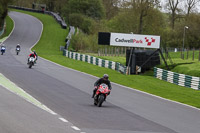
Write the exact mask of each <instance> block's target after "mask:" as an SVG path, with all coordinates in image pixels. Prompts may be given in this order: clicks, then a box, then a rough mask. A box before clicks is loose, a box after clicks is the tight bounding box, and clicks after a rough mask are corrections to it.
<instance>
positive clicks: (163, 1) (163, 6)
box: [161, 0, 200, 12]
mask: <svg viewBox="0 0 200 133" xmlns="http://www.w3.org/2000/svg"><path fill="white" fill-rule="evenodd" d="M166 1H168V0H161V6H162V11H166V10H167V9H166V3H167V2H166ZM179 2H180V4H179V6H178V7H179V8H181V9H183V10H184V11H186V7H185V4H184V2H183V1H182V0H180V1H179ZM195 6H196V7H195V11H197V12H200V3H198V4H197V5H195Z"/></svg>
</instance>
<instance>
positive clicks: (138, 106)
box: [0, 12, 200, 133]
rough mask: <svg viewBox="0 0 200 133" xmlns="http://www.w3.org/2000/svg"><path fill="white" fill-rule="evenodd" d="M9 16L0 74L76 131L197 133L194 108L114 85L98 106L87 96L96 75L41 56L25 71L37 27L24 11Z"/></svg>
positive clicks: (199, 120)
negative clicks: (18, 46)
mask: <svg viewBox="0 0 200 133" xmlns="http://www.w3.org/2000/svg"><path fill="white" fill-rule="evenodd" d="M9 15H10V17H11V18H12V19H13V20H14V21H15V29H14V31H13V33H12V34H11V36H10V37H9V38H8V39H7V40H6V41H5V44H6V48H7V50H6V53H5V55H3V56H0V66H1V67H0V73H2V74H3V75H5V76H6V77H7V78H8V79H10V80H11V81H12V82H14V83H16V84H17V85H18V86H19V87H21V88H22V89H24V90H25V91H26V92H28V93H29V94H30V95H32V96H33V97H35V98H36V99H37V100H39V101H40V102H41V103H43V104H44V105H46V106H47V107H48V108H50V109H51V110H53V111H54V112H56V113H57V114H59V115H60V116H62V117H63V118H65V119H66V120H68V121H69V122H70V123H73V125H75V126H76V127H78V128H80V129H81V132H85V133H102V132H104V133H177V132H178V133H199V131H200V126H199V125H200V110H198V109H194V108H191V107H188V106H185V105H181V104H178V103H174V102H171V101H167V100H164V99H160V98H157V97H154V96H151V95H148V94H145V93H141V92H138V91H135V90H133V89H130V88H126V87H123V86H120V85H117V84H114V83H112V87H113V90H112V93H111V95H110V96H109V97H108V98H107V101H106V102H105V103H104V104H103V107H101V108H98V107H95V106H94V105H93V99H92V98H91V94H92V90H93V84H94V82H95V81H96V80H97V77H93V76H90V75H87V74H84V73H81V72H78V71H75V70H71V69H68V68H65V67H62V66H59V65H57V64H55V63H52V62H49V61H47V60H44V59H42V58H39V60H38V62H37V64H36V66H34V67H33V69H29V68H28V66H27V64H26V63H27V55H28V54H29V53H30V52H29V49H30V47H31V46H33V45H34V44H35V43H36V42H37V41H38V39H39V37H40V33H41V29H42V25H41V23H40V22H39V21H38V20H37V19H36V18H34V17H31V16H29V15H25V14H22V13H17V12H10V13H9ZM17 43H20V44H21V46H22V51H21V52H20V54H19V56H16V54H15V46H16V44H17ZM110 80H111V81H112V79H110ZM0 116H1V114H0ZM0 122H1V123H0V125H2V121H0ZM11 128H12V126H11ZM41 133H42V132H41Z"/></svg>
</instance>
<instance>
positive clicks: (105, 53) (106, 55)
mask: <svg viewBox="0 0 200 133" xmlns="http://www.w3.org/2000/svg"><path fill="white" fill-rule="evenodd" d="M105 56H107V48H106V47H105Z"/></svg>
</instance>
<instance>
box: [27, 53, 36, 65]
mask: <svg viewBox="0 0 200 133" xmlns="http://www.w3.org/2000/svg"><path fill="white" fill-rule="evenodd" d="M31 57H33V58H35V59H36V55H35V54H34V52H32V53H31V54H29V57H28V63H29V58H31ZM28 63H27V64H28Z"/></svg>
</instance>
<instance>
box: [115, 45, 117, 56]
mask: <svg viewBox="0 0 200 133" xmlns="http://www.w3.org/2000/svg"><path fill="white" fill-rule="evenodd" d="M116 51H117V50H116V47H115V56H116Z"/></svg>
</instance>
